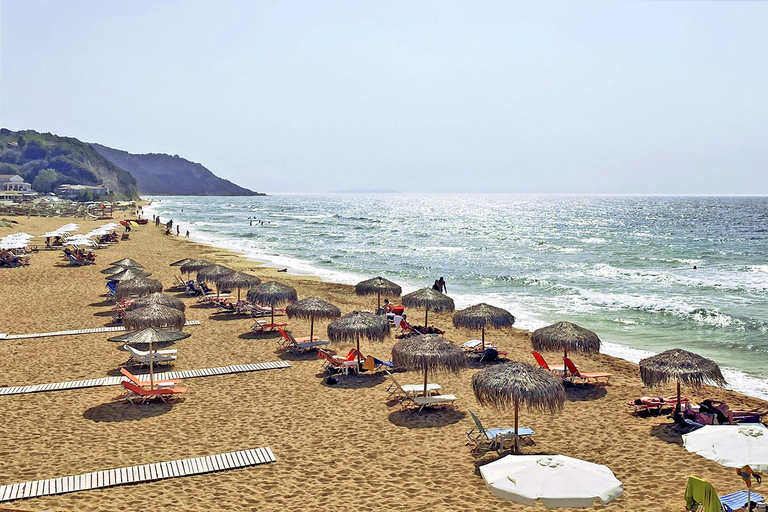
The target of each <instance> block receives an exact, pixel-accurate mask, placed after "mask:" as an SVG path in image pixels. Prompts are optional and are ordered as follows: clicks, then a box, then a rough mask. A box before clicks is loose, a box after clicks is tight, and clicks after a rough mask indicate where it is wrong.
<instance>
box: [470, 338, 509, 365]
mask: <svg viewBox="0 0 768 512" xmlns="http://www.w3.org/2000/svg"><path fill="white" fill-rule="evenodd" d="M460 348H461V349H462V350H463V351H464V352H466V353H467V354H468V355H471V356H474V357H477V358H478V361H480V362H483V361H485V360H488V361H495V360H496V359H498V358H499V356H501V357H507V355H508V354H507V352H504V351H502V350H499V349H498V347H497V346H496V345H494V344H492V343H486V344H485V349H483V341H482V340H469V341H465V342H464V343H462V344H461V345H460Z"/></svg>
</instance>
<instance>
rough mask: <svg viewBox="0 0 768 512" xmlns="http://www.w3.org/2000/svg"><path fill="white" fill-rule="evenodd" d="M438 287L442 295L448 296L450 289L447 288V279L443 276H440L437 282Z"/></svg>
mask: <svg viewBox="0 0 768 512" xmlns="http://www.w3.org/2000/svg"><path fill="white" fill-rule="evenodd" d="M437 285H438V286H439V287H440V288H439V289H438V291H439V292H440V293H445V294H448V287H447V286H445V279H443V276H440V279H439V280H438V281H437Z"/></svg>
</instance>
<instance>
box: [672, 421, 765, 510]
mask: <svg viewBox="0 0 768 512" xmlns="http://www.w3.org/2000/svg"><path fill="white" fill-rule="evenodd" d="M683 446H685V449H686V450H688V451H689V452H691V453H695V454H697V455H701V456H702V457H704V458H705V459H709V460H713V461H715V462H717V463H718V464H720V465H721V466H725V467H728V468H736V469H740V470H741V472H742V474H744V475H748V474H750V473H751V471H749V470H748V469H751V470H752V471H757V472H763V471H768V428H766V427H765V425H763V424H762V423H740V424H738V425H705V426H704V427H702V428H700V429H698V430H695V431H693V432H691V433H690V434H685V435H683ZM742 478H743V477H742ZM744 481H745V483H746V482H748V481H749V480H748V479H747V478H745V479H744ZM747 491H748V495H747V503H749V501H751V499H752V496H751V493H752V490H751V488H750V486H749V484H748V483H747Z"/></svg>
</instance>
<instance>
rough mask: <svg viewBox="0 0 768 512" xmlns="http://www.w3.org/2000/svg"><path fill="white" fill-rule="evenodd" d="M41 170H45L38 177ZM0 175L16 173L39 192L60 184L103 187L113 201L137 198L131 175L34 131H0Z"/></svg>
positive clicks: (73, 144)
mask: <svg viewBox="0 0 768 512" xmlns="http://www.w3.org/2000/svg"><path fill="white" fill-rule="evenodd" d="M41 171H45V172H44V173H43V175H42V176H41V177H40V179H37V178H38V175H39V174H40V172H41ZM0 174H18V175H20V176H21V177H23V178H24V180H25V181H27V182H28V183H32V185H33V188H35V189H36V190H38V191H39V192H50V191H51V190H53V189H55V188H56V187H57V186H59V185H63V184H71V185H91V186H96V185H106V186H107V187H109V190H110V192H111V194H110V195H111V196H112V198H113V199H118V200H119V199H138V197H139V189H138V186H137V184H136V180H135V179H134V178H133V176H131V174H130V173H128V172H127V171H125V170H123V169H121V168H120V167H119V166H117V165H115V164H113V163H112V162H110V161H109V160H107V159H106V158H104V157H103V156H101V155H100V154H99V153H98V152H96V150H94V149H93V148H92V147H91V146H90V145H88V144H86V143H84V142H82V141H80V140H78V139H75V138H72V137H60V136H58V135H53V134H51V133H38V132H36V131H33V130H24V131H18V132H14V131H11V130H8V129H5V128H3V129H0Z"/></svg>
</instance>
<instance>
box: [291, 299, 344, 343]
mask: <svg viewBox="0 0 768 512" xmlns="http://www.w3.org/2000/svg"><path fill="white" fill-rule="evenodd" d="M285 314H286V315H288V318H294V317H296V318H309V339H310V341H313V340H314V339H315V317H318V318H339V317H340V316H341V310H340V309H339V308H337V307H336V306H334V305H333V304H331V303H330V302H328V301H325V300H323V299H318V298H317V297H307V298H306V299H301V300H300V301H298V302H294V303H293V304H289V305H288V306H287V307H286V308H285Z"/></svg>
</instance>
